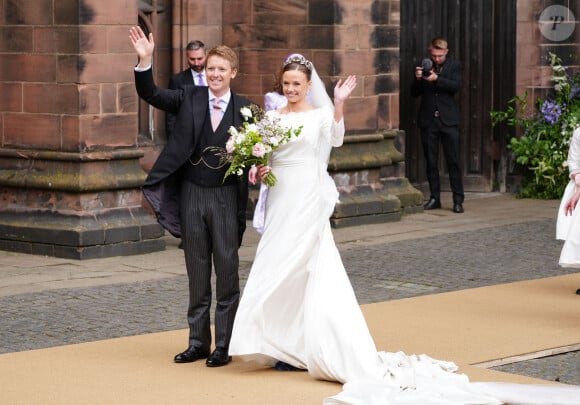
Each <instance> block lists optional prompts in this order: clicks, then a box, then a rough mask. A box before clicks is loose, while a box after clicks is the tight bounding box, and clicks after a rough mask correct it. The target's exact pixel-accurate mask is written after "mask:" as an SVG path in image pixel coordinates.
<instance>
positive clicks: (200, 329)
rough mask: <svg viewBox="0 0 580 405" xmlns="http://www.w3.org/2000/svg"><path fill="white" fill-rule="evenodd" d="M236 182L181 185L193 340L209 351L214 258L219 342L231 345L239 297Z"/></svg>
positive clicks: (182, 226) (184, 246)
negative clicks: (230, 184)
mask: <svg viewBox="0 0 580 405" xmlns="http://www.w3.org/2000/svg"><path fill="white" fill-rule="evenodd" d="M237 201H238V198H237V186H236V185H233V186H223V187H200V186H197V185H195V184H193V183H191V182H189V181H187V180H184V181H183V183H182V188H181V207H180V210H181V214H180V215H181V238H182V243H183V250H184V253H185V266H186V268H187V276H188V278H189V307H188V310H187V321H188V323H189V344H190V345H191V346H195V347H198V348H201V349H202V350H209V348H210V346H211V331H210V306H211V300H212V291H211V270H212V259H213V265H214V268H215V273H216V302H217V303H216V309H215V319H214V321H215V345H216V347H223V348H228V347H229V344H230V338H231V335H232V328H233V324H234V316H235V314H236V310H237V309H238V303H239V299H240V282H239V276H238V265H239V257H238V247H239V243H238V219H237V211H238V209H237V207H238V202H237Z"/></svg>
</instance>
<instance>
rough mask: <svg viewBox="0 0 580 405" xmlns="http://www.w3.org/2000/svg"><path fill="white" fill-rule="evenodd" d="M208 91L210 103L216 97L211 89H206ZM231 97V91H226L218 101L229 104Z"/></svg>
mask: <svg viewBox="0 0 580 405" xmlns="http://www.w3.org/2000/svg"><path fill="white" fill-rule="evenodd" d="M207 91H208V93H209V102H210V104H211V103H213V100H214V99H215V98H216V96H215V94H213V93H212V91H211V90H210V89H209V87H208V89H207ZM231 97H232V91H231V90H230V91H228V92H227V93H226V94H224V95H223V96H222V97H220V102H221V103H223V104H226V105H227V104H229V103H230V98H231Z"/></svg>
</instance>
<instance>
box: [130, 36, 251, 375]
mask: <svg viewBox="0 0 580 405" xmlns="http://www.w3.org/2000/svg"><path fill="white" fill-rule="evenodd" d="M129 38H130V39H131V42H132V43H133V46H134V48H135V52H136V53H137V55H138V56H139V64H138V65H137V67H136V68H135V86H136V88H137V92H138V93H139V96H140V97H141V98H142V99H143V100H145V101H146V102H148V103H149V104H151V105H152V106H154V107H156V108H159V109H162V110H164V111H167V112H170V113H173V114H175V115H176V117H177V118H176V122H175V126H174V131H173V135H172V136H171V137H169V139H168V140H167V145H166V146H165V148H164V149H163V151H162V152H161V154H160V155H159V157H158V158H157V161H156V162H155V164H154V166H153V168H152V169H151V171H150V172H149V176H148V177H147V180H146V181H145V185H144V186H143V193H144V195H145V197H146V198H147V200H148V201H149V203H150V204H151V207H152V208H153V210H154V211H155V213H156V215H157V220H158V221H159V223H160V224H161V225H163V227H164V228H165V229H167V231H169V232H170V233H171V234H172V235H174V236H177V237H179V236H181V238H182V242H183V248H184V254H185V266H186V268H187V276H188V278H189V307H188V310H187V320H188V323H189V345H188V347H187V349H186V350H185V351H183V352H182V353H179V354H177V355H176V356H175V358H174V361H175V362H176V363H191V362H193V361H196V360H198V359H202V358H207V360H206V364H207V366H208V367H219V366H224V365H226V364H228V363H229V362H230V361H231V357H230V356H229V353H228V348H229V344H230V338H231V334H232V327H233V322H234V315H235V313H236V310H237V308H238V302H239V297H240V285H239V277H238V264H239V257H238V248H239V246H240V245H241V242H242V235H243V233H244V230H245V227H246V203H247V198H248V184H247V176H239V177H238V176H229V177H228V178H226V179H225V181H224V174H225V172H226V170H227V168H228V166H227V165H224V164H222V163H221V162H220V158H219V157H218V156H216V155H215V148H216V147H218V148H225V143H226V141H227V139H228V138H229V135H228V132H227V130H228V128H229V127H230V126H234V127H236V128H237V127H240V126H241V125H242V123H243V117H242V115H241V113H240V109H241V108H242V107H244V106H247V105H249V104H250V101H249V100H247V99H245V98H243V97H240V96H238V95H236V94H233V93H232V92H231V90H230V82H231V80H232V79H233V78H234V77H236V74H237V71H238V58H237V56H236V54H235V52H234V51H233V50H232V49H230V48H228V47H227V46H223V45H221V46H217V47H215V48H213V49H211V50H210V51H209V52H208V54H207V58H206V76H207V81H208V85H209V87H200V86H185V87H183V88H181V89H176V90H170V89H162V88H159V87H157V86H156V85H155V84H154V82H153V75H152V72H151V62H152V55H153V49H154V41H153V35H152V34H149V37H147V36H145V34H144V33H143V31H142V30H141V28H140V27H133V28H131V30H130V31H129ZM212 262H213V265H214V268H215V273H216V301H217V305H216V309H215V350H214V351H213V352H212V353H211V354H210V346H211V331H210V306H211V301H212V291H211V270H212Z"/></svg>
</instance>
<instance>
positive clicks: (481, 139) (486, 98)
mask: <svg viewBox="0 0 580 405" xmlns="http://www.w3.org/2000/svg"><path fill="white" fill-rule="evenodd" d="M515 30H516V0H461V1H460V0H436V1H425V0H407V1H402V2H401V44H400V45H401V64H400V69H401V71H400V83H401V89H400V91H401V93H400V108H399V110H400V117H399V118H400V128H401V129H403V130H405V133H406V141H405V162H406V171H407V172H406V176H407V177H408V178H409V180H410V181H411V182H412V183H413V184H414V185H415V186H416V187H417V188H419V189H421V190H423V191H427V190H428V186H427V180H426V177H425V161H424V158H423V150H422V147H421V142H420V135H419V130H418V128H417V125H416V115H417V107H418V100H416V99H414V98H412V97H411V95H410V92H409V88H410V85H411V80H414V76H413V74H414V70H415V66H419V65H420V64H421V59H423V58H425V57H427V55H428V53H427V47H428V45H429V42H430V40H431V39H432V38H433V37H436V36H443V37H445V38H446V39H447V41H448V43H449V49H450V51H449V55H450V57H453V58H455V59H458V60H460V61H461V62H462V64H463V89H462V91H461V94H460V95H458V101H459V103H460V106H461V112H462V125H461V161H462V166H463V173H464V186H465V190H466V191H480V192H486V191H493V190H499V189H501V184H502V183H503V182H504V181H505V169H504V167H505V164H504V162H505V160H506V159H505V157H506V155H507V151H506V139H505V134H504V135H499V134H494V129H493V128H492V126H491V119H490V115H489V112H490V111H491V110H496V109H500V108H505V103H506V101H507V100H508V99H510V98H511V97H513V94H514V92H515V63H516V55H515V34H516V32H515ZM440 156H442V153H441V154H440ZM440 173H441V175H442V179H441V186H442V188H443V190H449V181H448V178H447V175H446V170H445V167H444V160H443V159H442V158H441V163H440Z"/></svg>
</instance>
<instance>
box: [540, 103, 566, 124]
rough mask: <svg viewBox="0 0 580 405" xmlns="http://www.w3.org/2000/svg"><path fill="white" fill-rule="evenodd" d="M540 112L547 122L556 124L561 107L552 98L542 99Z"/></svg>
mask: <svg viewBox="0 0 580 405" xmlns="http://www.w3.org/2000/svg"><path fill="white" fill-rule="evenodd" d="M540 112H541V113H542V115H543V116H544V119H545V120H546V122H548V123H549V124H552V125H554V124H556V123H557V122H558V120H559V119H560V115H561V114H562V108H561V107H560V106H559V105H558V104H557V103H555V102H553V101H552V100H544V102H543V103H542V107H541V108H540Z"/></svg>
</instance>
